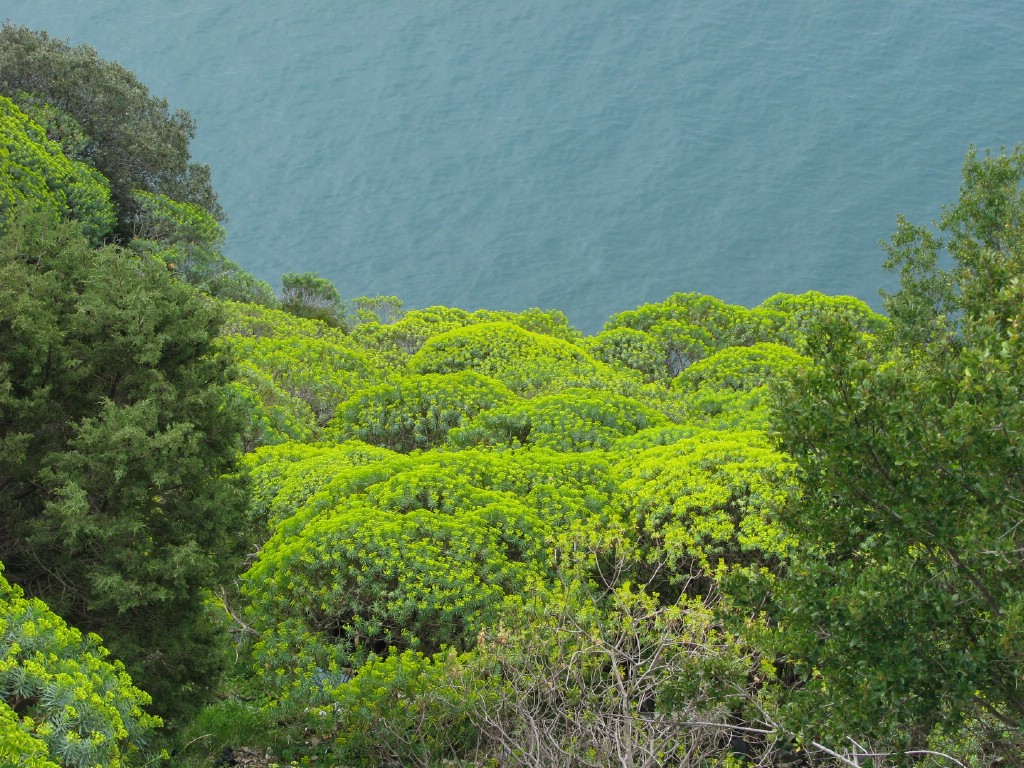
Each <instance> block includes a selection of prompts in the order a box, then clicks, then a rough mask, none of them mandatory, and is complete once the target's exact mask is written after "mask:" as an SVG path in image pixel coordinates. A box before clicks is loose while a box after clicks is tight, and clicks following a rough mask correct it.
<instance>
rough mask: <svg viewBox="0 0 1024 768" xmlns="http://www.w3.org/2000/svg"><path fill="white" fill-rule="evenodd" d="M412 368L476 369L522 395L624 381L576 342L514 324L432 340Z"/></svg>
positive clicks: (470, 328) (477, 327) (459, 330)
mask: <svg viewBox="0 0 1024 768" xmlns="http://www.w3.org/2000/svg"><path fill="white" fill-rule="evenodd" d="M409 369H410V370H411V371H413V372H414V373H456V372H457V371H463V370H472V371H476V372H477V373H481V374H483V375H484V376H489V377H491V378H493V379H496V380H498V381H500V382H501V383H502V384H504V385H505V386H507V387H508V388H509V389H510V390H512V391H513V392H515V393H516V394H521V395H536V394H542V393H544V392H549V391H557V390H561V389H565V388H567V387H572V386H588V385H589V386H596V387H601V386H602V385H605V386H612V385H613V384H615V383H616V380H617V379H622V378H623V377H622V376H620V375H618V374H616V372H615V371H613V370H612V369H610V368H608V367H607V366H604V365H603V364H601V363H599V362H597V361H596V360H594V359H593V358H592V357H591V356H590V355H589V354H587V353H586V352H584V351H583V350H582V349H580V348H579V347H577V346H576V345H574V344H572V343H570V342H567V341H563V340H562V339H558V338H555V337H551V336H544V335H541V334H537V333H533V332H532V331H527V330H524V329H523V328H521V327H519V326H518V325H514V324H512V323H509V322H495V323H481V324H478V325H469V326H466V327H463V328H457V329H455V330H452V331H448V332H447V333H441V334H438V335H436V336H432V337H431V338H430V339H429V340H428V341H427V342H425V343H424V344H423V346H422V347H421V348H420V349H419V351H418V352H416V354H415V355H413V356H412V358H411V359H410V360H409ZM627 381H628V380H627Z"/></svg>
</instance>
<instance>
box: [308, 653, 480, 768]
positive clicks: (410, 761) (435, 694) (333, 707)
mask: <svg viewBox="0 0 1024 768" xmlns="http://www.w3.org/2000/svg"><path fill="white" fill-rule="evenodd" d="M457 664H458V660H457V657H456V654H455V653H454V652H451V653H441V654H437V655H435V656H433V657H427V656H424V655H423V654H422V653H418V652H416V651H403V652H402V653H392V654H390V655H389V656H388V657H387V658H385V659H379V658H374V659H371V660H370V661H369V662H367V663H366V664H365V665H364V666H362V667H360V668H359V670H358V672H357V673H356V675H355V677H354V678H353V679H352V680H351V681H350V682H346V683H343V684H342V685H339V686H338V687H337V688H334V689H333V690H331V691H330V701H331V704H330V706H329V707H325V708H324V710H325V715H326V716H325V717H324V718H322V719H321V721H320V722H322V723H323V724H324V725H326V726H327V728H329V729H330V730H329V731H328V735H329V737H330V738H331V739H332V742H333V743H332V748H331V751H330V755H331V759H332V761H333V762H334V763H335V764H343V765H365V766H379V765H425V766H426V765H444V764H446V761H457V760H460V759H465V758H466V757H467V756H470V755H473V754H474V753H475V752H476V749H477V747H478V746H479V744H480V742H481V734H480V731H479V727H478V726H476V725H475V724H474V722H473V721H472V719H471V718H470V711H471V709H472V708H473V706H474V704H475V702H474V701H473V700H472V699H471V698H469V697H466V696H465V695H464V692H463V691H461V690H459V688H458V687H456V686H453V685H452V680H451V671H450V669H449V667H451V666H455V665H457ZM311 720H312V722H314V723H315V722H317V719H316V718H315V717H314V718H311ZM325 730H326V729H325Z"/></svg>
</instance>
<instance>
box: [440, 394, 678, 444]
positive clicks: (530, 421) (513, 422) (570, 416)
mask: <svg viewBox="0 0 1024 768" xmlns="http://www.w3.org/2000/svg"><path fill="white" fill-rule="evenodd" d="M667 423H668V419H666V418H665V417H664V416H662V415H661V414H660V413H658V412H657V411H654V410H652V409H650V408H648V407H646V406H645V405H643V404H641V403H639V402H638V401H636V400H632V399H630V398H628V397H623V396H621V395H613V394H610V393H604V392H594V391H593V390H587V389H567V390H565V391H563V392H560V393H559V394H557V395H545V396H543V397H536V398H533V399H532V400H526V401H522V402H517V403H513V404H509V405H505V406H501V407H497V408H493V409H491V410H487V411H483V412H481V413H480V414H479V415H478V416H476V418H474V419H473V420H472V421H471V422H470V423H469V424H467V425H466V426H465V427H462V428H459V429H456V430H453V431H452V442H453V443H454V444H455V445H461V446H467V445H492V446H521V445H534V446H538V447H542V448H551V449H553V450H556V451H589V450H594V449H604V448H608V447H609V446H610V445H611V444H612V443H613V442H614V441H615V440H617V439H619V438H621V437H623V436H625V435H631V434H633V433H635V432H637V431H638V430H641V429H646V428H648V427H652V426H660V425H664V424H667Z"/></svg>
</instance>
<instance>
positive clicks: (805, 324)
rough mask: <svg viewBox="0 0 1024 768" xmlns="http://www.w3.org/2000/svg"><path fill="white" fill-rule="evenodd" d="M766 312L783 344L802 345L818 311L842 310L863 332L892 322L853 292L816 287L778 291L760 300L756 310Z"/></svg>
mask: <svg viewBox="0 0 1024 768" xmlns="http://www.w3.org/2000/svg"><path fill="white" fill-rule="evenodd" d="M754 312H757V313H762V312H763V313H767V314H766V316H767V317H770V318H771V322H772V324H773V325H774V326H775V327H774V333H773V335H774V338H775V339H776V340H777V341H778V342H779V343H781V344H786V345H788V346H791V347H794V348H797V349H799V348H801V347H802V345H803V342H804V340H805V339H806V337H807V332H808V330H809V329H810V327H811V324H812V322H813V318H814V316H815V315H820V314H836V313H841V314H843V315H844V316H847V317H849V318H850V319H851V321H852V322H853V323H854V324H855V325H856V326H857V328H858V329H859V330H860V332H861V333H870V334H878V333H881V332H882V331H884V330H885V329H886V328H887V327H888V326H889V321H888V319H887V318H886V317H885V316H884V315H880V314H878V313H877V312H874V311H872V309H871V308H870V307H869V306H868V305H867V304H865V303H864V302H863V301H861V300H860V299H857V298H854V297H853V296H826V295H825V294H823V293H818V292H817V291H808V292H807V293H801V294H796V295H794V294H790V293H777V294H775V295H774V296H770V297H769V298H767V299H765V300H764V301H763V302H761V304H760V306H758V307H757V309H755V310H754Z"/></svg>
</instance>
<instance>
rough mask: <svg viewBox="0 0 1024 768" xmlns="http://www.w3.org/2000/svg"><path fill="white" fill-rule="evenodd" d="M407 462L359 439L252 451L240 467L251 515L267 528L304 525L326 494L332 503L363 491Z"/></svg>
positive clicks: (290, 444) (324, 500)
mask: <svg viewBox="0 0 1024 768" xmlns="http://www.w3.org/2000/svg"><path fill="white" fill-rule="evenodd" d="M400 463H405V461H404V460H403V459H402V458H401V457H400V456H398V455H397V454H395V453H393V452H392V451H389V450H387V449H385V448H378V447H376V446H371V445H367V444H365V443H359V442H355V441H352V442H347V443H340V444H331V443H318V444H316V445H302V444H300V443H294V442H289V443H284V444H282V445H276V446H268V447H263V448H260V449H258V450H256V451H254V452H252V453H250V454H248V455H247V456H246V457H245V458H244V459H243V461H242V467H243V469H244V470H245V472H246V476H247V477H248V478H249V486H250V499H251V500H250V505H249V510H250V519H252V520H253V521H254V522H256V523H258V524H259V525H261V526H263V527H265V528H266V529H267V531H268V533H267V535H269V531H270V530H271V529H272V528H273V526H275V525H277V524H278V523H280V522H282V521H284V520H288V519H289V518H293V517H298V516H299V515H298V513H299V511H300V510H301V512H302V517H301V520H289V525H290V526H291V527H301V525H302V524H303V522H304V520H305V519H306V517H308V516H309V515H310V514H316V513H317V512H318V511H319V506H315V508H313V509H310V508H309V507H308V505H307V502H309V501H310V500H311V499H312V498H313V497H315V496H318V495H321V494H322V495H323V502H324V504H325V505H328V506H330V505H333V504H334V503H336V501H337V499H339V498H341V497H342V496H344V495H345V494H349V493H356V492H362V491H364V490H365V489H366V487H367V486H369V485H372V484H373V483H376V482H380V481H381V480H383V479H384V478H386V477H388V476H390V474H392V473H393V472H395V471H396V467H397V466H399V464H400Z"/></svg>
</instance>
